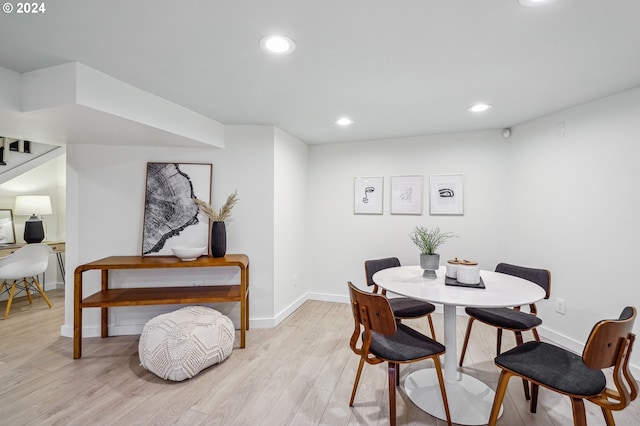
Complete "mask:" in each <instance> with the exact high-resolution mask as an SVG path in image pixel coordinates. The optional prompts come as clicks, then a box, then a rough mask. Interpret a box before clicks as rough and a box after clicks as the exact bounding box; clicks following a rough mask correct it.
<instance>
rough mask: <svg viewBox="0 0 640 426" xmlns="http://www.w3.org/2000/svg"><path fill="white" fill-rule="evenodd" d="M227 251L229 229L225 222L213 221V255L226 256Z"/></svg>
mask: <svg viewBox="0 0 640 426" xmlns="http://www.w3.org/2000/svg"><path fill="white" fill-rule="evenodd" d="M226 253H227V229H226V227H225V226H224V222H213V224H212V226H211V256H212V257H224V255H225V254H226Z"/></svg>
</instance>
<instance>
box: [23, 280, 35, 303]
mask: <svg viewBox="0 0 640 426" xmlns="http://www.w3.org/2000/svg"><path fill="white" fill-rule="evenodd" d="M24 291H25V293H27V300H28V301H29V304H30V305H32V304H33V300H31V292H30V291H29V282H28V281H27V279H26V278H24Z"/></svg>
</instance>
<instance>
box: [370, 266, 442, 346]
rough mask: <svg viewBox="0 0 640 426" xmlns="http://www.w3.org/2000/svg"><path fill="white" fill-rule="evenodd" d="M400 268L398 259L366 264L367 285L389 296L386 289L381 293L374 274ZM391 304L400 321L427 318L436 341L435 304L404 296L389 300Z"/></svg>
mask: <svg viewBox="0 0 640 426" xmlns="http://www.w3.org/2000/svg"><path fill="white" fill-rule="evenodd" d="M398 266H400V260H398V258H397V257H386V258H383V259H373V260H367V261H365V262H364V272H365V275H366V278H367V285H368V286H370V287H373V293H376V294H382V295H385V296H386V294H387V291H386V290H384V289H382V291H380V287H378V284H376V282H375V281H374V280H373V274H375V273H376V272H378V271H381V270H383V269H388V268H394V267H398ZM389 303H391V309H392V310H393V314H394V316H395V317H396V318H397V319H398V320H403V319H416V318H421V317H424V316H426V317H427V320H428V321H429V331H431V337H432V338H433V339H434V340H435V339H436V331H435V328H434V327H433V319H432V318H431V314H432V313H433V312H434V311H435V310H436V307H435V305H434V304H432V303H429V302H424V301H420V300H414V299H411V298H408V297H403V296H398V297H392V298H389Z"/></svg>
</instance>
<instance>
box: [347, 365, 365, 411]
mask: <svg viewBox="0 0 640 426" xmlns="http://www.w3.org/2000/svg"><path fill="white" fill-rule="evenodd" d="M363 366H364V358H362V357H360V364H359V365H358V371H357V372H356V380H355V381H354V382H353V390H352V391H351V400H350V401H349V407H353V400H354V399H356V391H357V390H358V383H359V382H360V375H361V374H362V367H363Z"/></svg>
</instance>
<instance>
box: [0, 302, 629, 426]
mask: <svg viewBox="0 0 640 426" xmlns="http://www.w3.org/2000/svg"><path fill="white" fill-rule="evenodd" d="M48 294H49V297H51V299H52V302H53V303H54V307H53V308H52V309H48V308H47V306H46V304H45V303H44V301H43V300H42V299H41V298H39V297H36V298H35V299H34V303H33V305H29V304H28V303H27V302H26V300H21V301H18V302H17V303H16V304H15V305H14V307H13V308H12V310H11V315H10V317H9V318H8V319H7V320H5V321H1V320H0V425H12V426H14V425H156V424H176V425H266V426H271V425H315V424H322V425H332V426H333V425H378V424H380V425H386V424H388V423H389V419H388V413H389V406H388V402H387V391H386V387H387V379H386V369H385V366H384V365H376V366H371V365H366V366H365V369H364V373H363V377H362V381H361V383H360V387H359V390H358V394H357V396H356V403H355V407H353V408H350V407H349V405H348V403H349V397H350V393H351V387H352V385H353V379H354V377H355V371H356V368H357V364H358V358H357V356H356V355H355V354H353V353H352V352H351V351H350V349H349V342H348V339H349V337H350V334H351V331H352V327H353V319H352V317H351V311H350V308H349V306H348V305H345V304H339V303H329V302H317V301H308V302H306V303H305V304H304V305H303V306H302V307H301V308H300V309H298V310H297V311H296V312H295V313H294V314H293V315H291V316H290V317H289V318H287V319H286V320H285V321H283V322H282V323H281V324H280V325H279V326H278V327H276V328H273V329H253V330H249V332H248V333H247V347H246V349H240V348H239V347H238V345H237V343H238V342H236V348H235V349H234V351H233V353H232V354H231V356H230V357H229V358H228V359H227V360H226V361H225V362H224V363H222V364H220V365H217V366H213V367H211V368H209V369H208V370H205V371H204V372H202V373H200V374H199V375H197V376H196V377H194V378H193V379H191V380H187V381H184V382H179V383H174V382H167V381H164V380H162V379H159V378H158V377H156V376H154V375H153V374H151V373H149V372H148V371H146V370H144V369H143V368H142V367H140V365H139V358H138V351H137V349H138V346H137V345H138V336H119V337H110V338H108V339H100V338H87V339H85V341H84V344H83V358H82V359H80V360H73V359H72V342H71V339H69V338H65V337H60V335H59V334H60V326H61V324H62V323H63V315H64V306H63V305H64V300H63V297H64V295H63V292H62V291H61V290H56V291H51V292H49V293H48ZM5 304H6V302H0V309H1V310H2V311H4V306H5ZM434 320H435V326H436V333H440V335H439V337H440V338H442V318H441V316H440V315H437V314H436V315H435V318H434ZM410 325H412V326H413V327H415V328H418V329H420V330H421V331H422V332H424V333H426V334H428V331H427V322H426V320H424V319H423V320H416V321H411V322H410ZM465 327H466V320H465V319H462V318H459V319H458V341H459V342H461V341H462V337H463V333H464V329H465ZM238 338H239V336H236V340H238ZM526 338H527V339H529V338H530V336H529V335H528V336H526ZM513 344H514V342H513V339H512V337H511V336H509V335H508V334H506V333H505V342H504V347H507V346H510V345H513ZM494 351H495V331H494V329H491V328H489V327H486V326H483V325H482V324H477V325H474V333H473V334H472V340H471V343H470V347H469V350H468V353H467V358H466V359H465V367H464V370H465V372H467V373H469V374H472V375H474V376H476V377H478V378H479V379H481V380H483V381H485V382H487V383H489V384H491V386H492V387H494V388H495V385H496V382H497V378H498V369H497V368H496V367H495V365H494V364H493V355H494ZM428 365H429V362H428V361H425V363H424V364H421V363H417V364H416V365H414V366H411V367H404V368H402V379H401V381H403V380H404V377H405V376H406V375H407V374H408V373H410V372H411V371H413V370H414V369H415V368H421V367H424V366H428ZM586 406H587V411H588V421H589V425H602V424H604V421H603V418H602V414H601V412H600V410H599V408H598V407H596V406H594V405H593V404H590V403H586ZM397 407H398V424H399V425H445V424H446V423H445V422H443V421H441V420H437V419H435V418H433V417H431V416H430V415H428V414H426V413H424V412H422V411H421V410H420V409H418V408H416V407H415V406H414V405H413V404H412V403H411V401H409V400H408V398H407V397H406V395H405V394H404V392H403V391H402V390H400V391H399V392H398V401H397ZM614 416H615V418H616V421H617V422H618V424H619V425H638V424H640V399H639V400H636V401H635V402H634V403H633V404H632V405H631V406H630V407H628V408H627V410H625V411H624V412H618V413H615V414H614ZM499 424H500V425H545V426H548V425H571V424H573V422H572V418H571V408H570V403H569V400H568V399H567V398H566V397H562V396H559V395H557V394H555V393H553V392H549V391H546V390H544V389H541V390H540V400H539V405H538V413H537V414H531V413H529V412H528V409H527V404H526V402H525V400H524V397H523V393H522V383H521V382H520V381H518V380H515V379H514V380H511V384H510V388H509V391H508V394H507V396H506V398H505V405H504V414H503V416H502V417H501V419H500V421H499Z"/></svg>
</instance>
